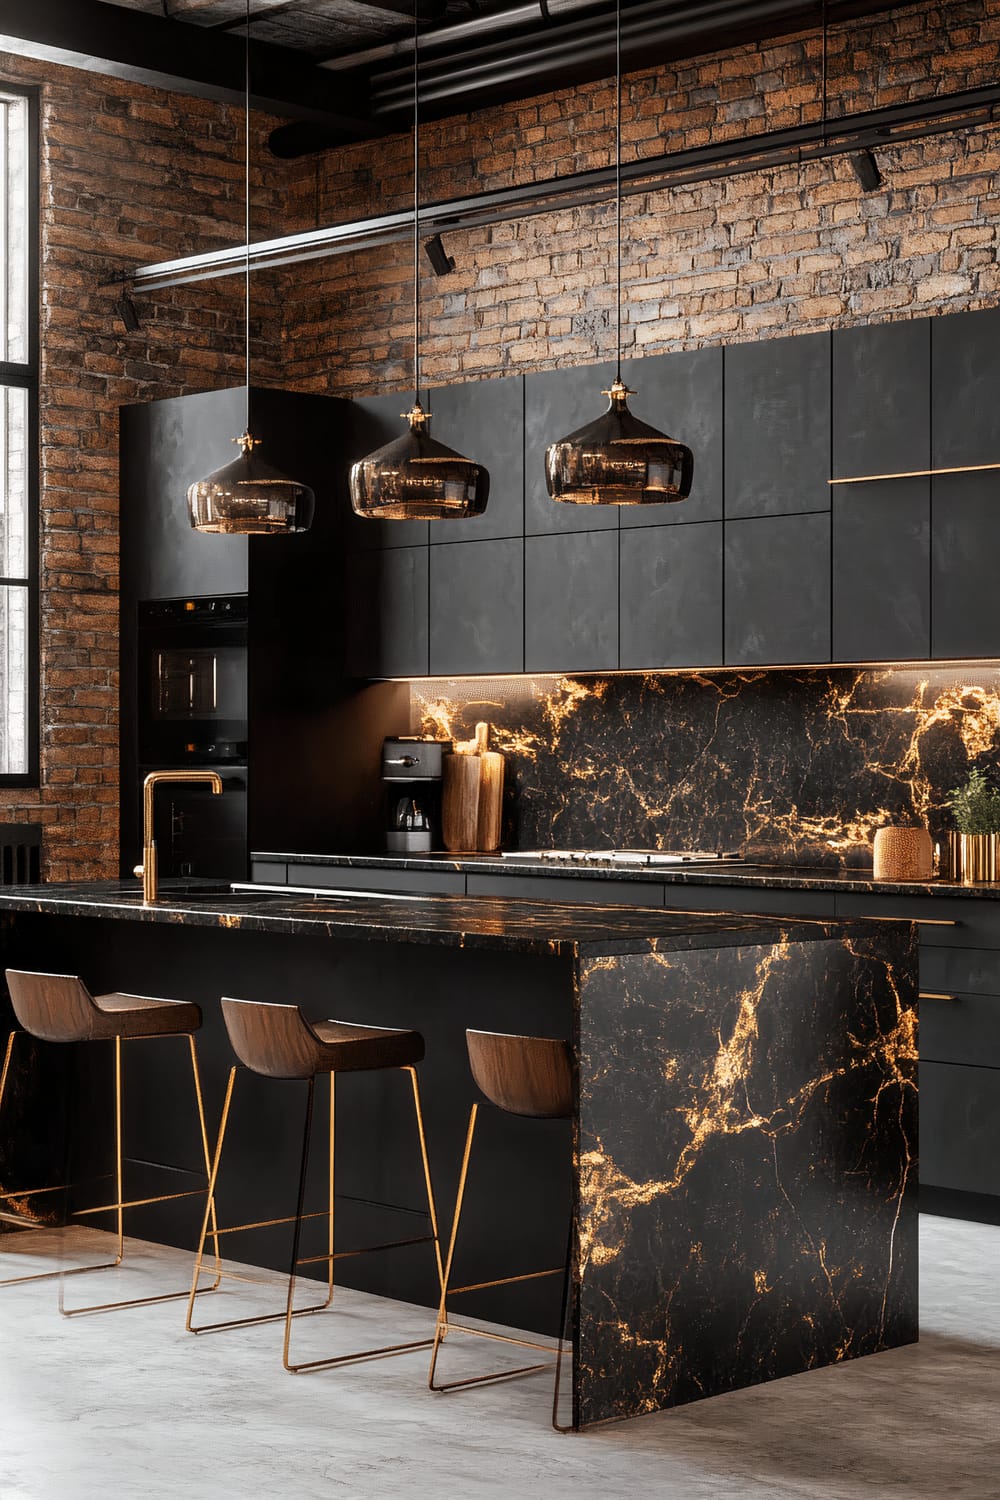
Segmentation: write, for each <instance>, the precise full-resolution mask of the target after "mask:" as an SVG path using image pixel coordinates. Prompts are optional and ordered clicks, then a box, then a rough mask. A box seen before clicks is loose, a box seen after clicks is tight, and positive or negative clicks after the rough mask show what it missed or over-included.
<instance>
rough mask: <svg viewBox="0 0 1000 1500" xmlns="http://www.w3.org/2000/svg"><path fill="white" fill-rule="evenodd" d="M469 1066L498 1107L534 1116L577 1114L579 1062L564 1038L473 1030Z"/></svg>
mask: <svg viewBox="0 0 1000 1500" xmlns="http://www.w3.org/2000/svg"><path fill="white" fill-rule="evenodd" d="M465 1040H466V1043H467V1045H468V1049H469V1066H470V1067H471V1069H472V1076H473V1078H474V1079H475V1080H476V1084H477V1086H478V1087H479V1089H480V1090H481V1091H482V1092H483V1093H484V1094H485V1095H486V1097H487V1099H488V1100H489V1101H490V1103H491V1104H495V1105H496V1107H497V1109H502V1110H506V1112H507V1113H508V1114H510V1115H524V1116H526V1117H527V1118H528V1119H531V1120H568V1119H569V1117H570V1115H571V1114H572V1113H573V1064H572V1056H571V1052H570V1047H569V1043H568V1042H564V1041H563V1040H562V1039H561V1038H560V1037H550V1036H511V1035H510V1034H509V1033H508V1032H502V1031H467V1032H466V1033H465Z"/></svg>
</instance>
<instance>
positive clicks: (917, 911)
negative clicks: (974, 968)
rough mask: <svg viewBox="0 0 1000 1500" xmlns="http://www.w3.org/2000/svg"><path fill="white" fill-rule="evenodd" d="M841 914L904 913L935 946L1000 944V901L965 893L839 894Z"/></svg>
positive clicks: (886, 914)
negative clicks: (954, 894) (977, 899)
mask: <svg viewBox="0 0 1000 1500" xmlns="http://www.w3.org/2000/svg"><path fill="white" fill-rule="evenodd" d="M837 915H838V917H902V918H903V919H904V920H905V921H909V922H917V923H919V931H920V941H921V943H927V944H929V945H931V946H932V947H935V948H1000V901H974V900H972V899H967V898H963V897H961V896H957V897H953V898H952V899H951V900H949V899H948V897H947V896H879V895H871V896H847V895H845V896H838V897H837Z"/></svg>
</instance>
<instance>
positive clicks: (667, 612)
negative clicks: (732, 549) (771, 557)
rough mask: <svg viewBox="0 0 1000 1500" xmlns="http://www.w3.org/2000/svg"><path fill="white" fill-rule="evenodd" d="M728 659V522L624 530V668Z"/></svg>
mask: <svg viewBox="0 0 1000 1500" xmlns="http://www.w3.org/2000/svg"><path fill="white" fill-rule="evenodd" d="M721 661H722V522H721V521H705V522H703V523H701V524H696V525H694V526H651V527H635V528H634V529H631V530H627V531H626V530H623V531H622V533H621V658H620V665H621V666H622V667H623V668H628V667H632V668H636V667H648V668H650V669H656V668H658V667H710V666H718V665H719V664H720V663H721Z"/></svg>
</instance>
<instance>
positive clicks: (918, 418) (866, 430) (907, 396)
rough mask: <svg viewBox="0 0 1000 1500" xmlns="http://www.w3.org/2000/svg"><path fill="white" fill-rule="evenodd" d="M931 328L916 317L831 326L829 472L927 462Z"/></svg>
mask: <svg viewBox="0 0 1000 1500" xmlns="http://www.w3.org/2000/svg"><path fill="white" fill-rule="evenodd" d="M956 321H958V320H956ZM930 327H931V320H930V319H928V318H919V319H915V320H913V321H910V322H906V323H878V324H875V325H869V326H866V327H863V328H838V329H836V330H835V332H834V334H833V474H834V477H836V478H841V477H848V476H852V475H855V476H865V475H870V474H899V473H908V472H912V471H913V470H914V469H926V468H928V467H929V466H930V456H931V445H930V355H931V333H930Z"/></svg>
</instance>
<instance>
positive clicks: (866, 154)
mask: <svg viewBox="0 0 1000 1500" xmlns="http://www.w3.org/2000/svg"><path fill="white" fill-rule="evenodd" d="M851 166H852V167H853V168H854V175H855V177H856V178H857V179H858V181H859V182H860V184H861V186H862V187H863V188H864V190H865V192H866V193H874V192H875V191H876V190H877V189H878V188H880V187H881V186H882V173H881V172H880V171H879V169H878V162H877V161H876V160H875V158H874V156H873V155H872V153H871V152H870V151H859V152H858V154H857V156H852V157H851Z"/></svg>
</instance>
